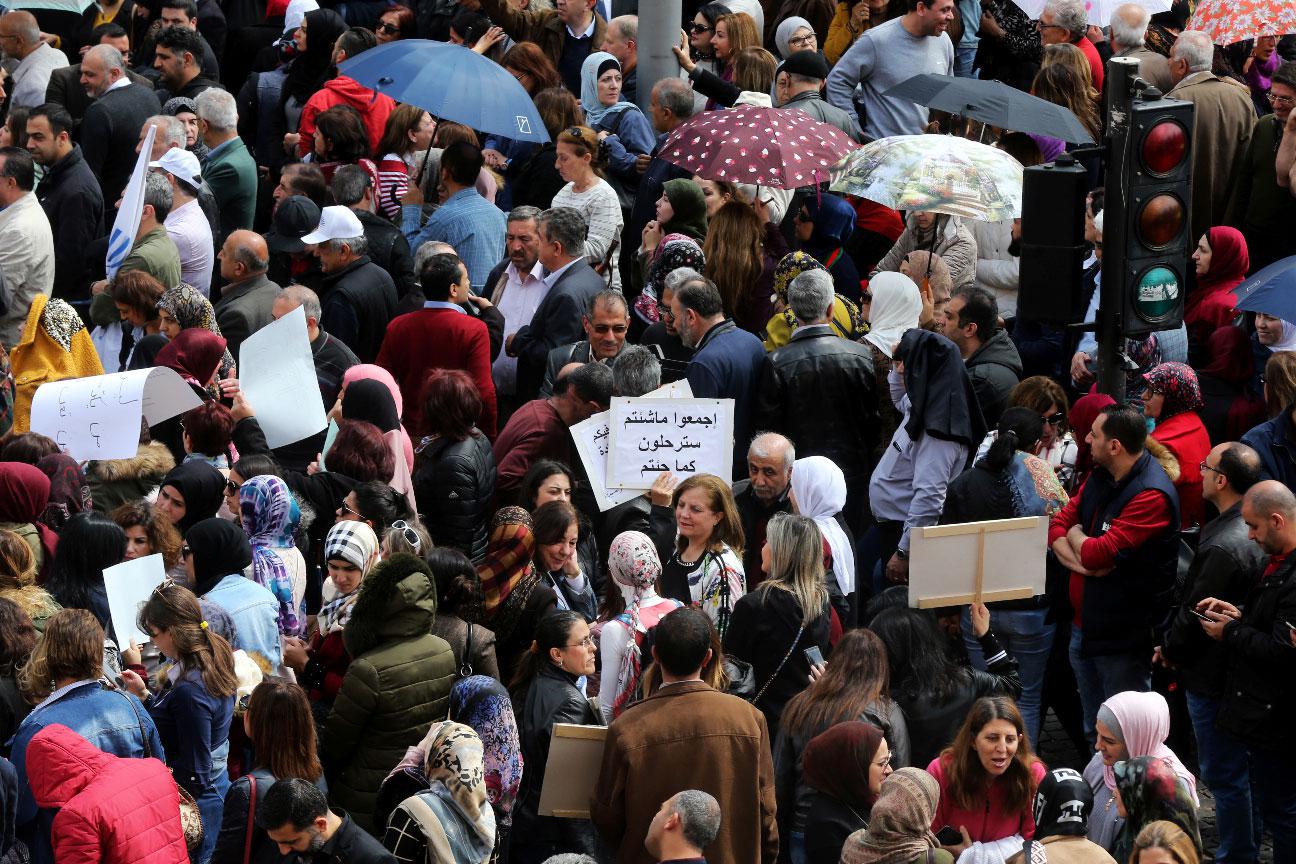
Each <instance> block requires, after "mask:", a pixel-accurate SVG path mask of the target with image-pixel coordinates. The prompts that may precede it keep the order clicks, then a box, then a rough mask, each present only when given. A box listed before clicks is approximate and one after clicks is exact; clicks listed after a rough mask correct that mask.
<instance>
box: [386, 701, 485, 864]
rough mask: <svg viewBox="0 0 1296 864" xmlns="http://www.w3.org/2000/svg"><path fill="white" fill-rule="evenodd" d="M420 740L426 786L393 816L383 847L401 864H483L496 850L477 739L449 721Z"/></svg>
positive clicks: (470, 732)
mask: <svg viewBox="0 0 1296 864" xmlns="http://www.w3.org/2000/svg"><path fill="white" fill-rule="evenodd" d="M424 740H425V741H427V742H428V745H427V761H426V762H425V763H424V766H423V769H424V775H425V776H426V777H427V781H428V787H427V789H426V790H424V791H422V792H418V793H416V794H415V795H412V796H410V797H409V798H406V799H405V800H404V801H403V802H401V804H400V805H399V806H398V807H397V808H396V809H395V811H393V812H392V814H391V816H390V817H389V818H388V822H387V831H386V833H385V834H384V835H383V845H384V846H386V847H387V849H388V851H390V852H391V853H392V854H393V855H395V856H396V857H397V860H401V861H422V860H425V859H426V860H429V861H438V862H443V864H487V862H488V861H490V860H491V854H492V851H493V850H494V848H495V811H494V810H493V809H492V808H491V807H490V802H489V801H488V799H487V794H486V776H485V771H484V765H485V753H484V747H483V744H482V740H481V738H479V737H478V736H477V733H476V732H475V731H473V730H472V729H471V728H470V727H468V726H465V725H463V724H461V723H454V722H452V721H448V720H447V721H444V722H441V723H436V724H433V726H432V728H431V729H430V730H428V734H427V736H426V738H425V739H424Z"/></svg>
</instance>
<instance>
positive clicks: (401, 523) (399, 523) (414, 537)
mask: <svg viewBox="0 0 1296 864" xmlns="http://www.w3.org/2000/svg"><path fill="white" fill-rule="evenodd" d="M356 515H357V516H358V515H360V514H358V513H357V514H356ZM391 527H393V528H395V529H396V530H397V531H399V532H401V536H402V537H404V538H405V542H406V543H408V544H409V545H411V546H413V547H414V551H415V552H419V551H421V550H422V548H423V541H422V539H420V538H419V535H418V532H417V531H415V530H414V529H413V528H411V527H410V524H409V523H408V522H406V521H405V520H404V519H397V520H396V521H395V522H393V523H392V525H391Z"/></svg>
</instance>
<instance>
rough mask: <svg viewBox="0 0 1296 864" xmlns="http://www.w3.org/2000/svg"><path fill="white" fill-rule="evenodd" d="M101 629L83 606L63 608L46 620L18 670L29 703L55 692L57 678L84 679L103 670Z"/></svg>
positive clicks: (19, 679)
mask: <svg viewBox="0 0 1296 864" xmlns="http://www.w3.org/2000/svg"><path fill="white" fill-rule="evenodd" d="M103 649H104V631H103V627H101V626H99V620H98V619H97V618H95V616H94V615H93V614H91V613H90V612H89V611H88V610H86V609H63V610H60V611H59V612H56V613H55V614H53V615H51V616H50V618H49V620H48V621H47V622H45V632H44V633H42V634H41V637H40V639H39V640H38V641H37V642H36V649H35V650H34V651H32V654H31V657H30V658H29V659H28V660H27V663H26V664H24V665H23V668H22V670H21V671H20V672H19V673H18V687H19V688H20V689H21V690H22V692H23V695H24V696H26V697H27V700H28V701H29V702H31V703H32V704H35V703H37V702H39V701H40V700H42V699H44V698H45V697H46V696H48V695H49V694H50V693H52V692H54V689H55V686H56V684H57V682H58V681H59V680H60V679H64V678H71V679H73V680H76V681H84V680H89V679H94V678H98V677H99V676H100V675H102V674H103Z"/></svg>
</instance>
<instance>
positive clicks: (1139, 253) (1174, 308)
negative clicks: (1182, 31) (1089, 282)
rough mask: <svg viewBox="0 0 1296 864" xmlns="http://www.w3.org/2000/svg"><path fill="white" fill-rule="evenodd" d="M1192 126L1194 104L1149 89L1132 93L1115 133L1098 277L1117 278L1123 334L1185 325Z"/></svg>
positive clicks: (1189, 243)
mask: <svg viewBox="0 0 1296 864" xmlns="http://www.w3.org/2000/svg"><path fill="white" fill-rule="evenodd" d="M1192 128H1193V104H1192V103H1191V102H1183V101H1180V100H1178V99H1163V98H1161V96H1160V93H1159V92H1158V91H1156V90H1155V89H1154V88H1153V89H1151V90H1150V91H1144V92H1143V93H1142V94H1139V95H1138V96H1136V97H1135V99H1134V102H1133V105H1132V109H1131V111H1130V117H1129V123H1128V125H1125V126H1123V127H1122V128H1121V129H1120V132H1119V133H1118V134H1116V135H1114V136H1113V141H1112V155H1113V160H1112V166H1111V167H1112V170H1111V172H1110V173H1109V174H1108V175H1107V176H1108V192H1107V216H1106V219H1105V220H1104V221H1105V224H1104V226H1103V227H1104V229H1105V231H1104V235H1105V236H1104V244H1103V247H1104V251H1105V252H1106V255H1105V256H1104V261H1103V280H1104V281H1106V280H1107V279H1112V278H1115V279H1119V280H1120V287H1121V298H1122V300H1121V323H1122V325H1123V330H1124V333H1125V335H1126V336H1135V335H1142V334H1145V333H1151V332H1153V331H1155V330H1173V329H1176V328H1178V327H1179V325H1180V324H1182V323H1183V313H1184V295H1185V293H1186V292H1187V290H1188V278H1189V272H1190V271H1189V269H1188V267H1189V255H1191V254H1192V249H1193V247H1194V246H1195V245H1196V244H1195V243H1194V242H1193V241H1194V240H1195V238H1193V237H1190V236H1189V234H1190V231H1191V224H1192V221H1191V218H1190V212H1189V205H1190V202H1191V200H1192V199H1191V192H1190V188H1189V184H1190V179H1191V176H1192ZM1114 183H1118V184H1119V187H1120V188H1119V194H1118V195H1117V196H1115V197H1114V196H1113V195H1112V191H1111V187H1112V185H1114ZM1113 205H1114V206H1113ZM1113 217H1115V218H1113Z"/></svg>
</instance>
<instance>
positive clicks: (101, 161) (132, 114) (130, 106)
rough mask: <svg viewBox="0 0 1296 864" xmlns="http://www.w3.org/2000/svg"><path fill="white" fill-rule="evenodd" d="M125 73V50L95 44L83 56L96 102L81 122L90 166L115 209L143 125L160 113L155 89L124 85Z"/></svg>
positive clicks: (88, 89)
mask: <svg viewBox="0 0 1296 864" xmlns="http://www.w3.org/2000/svg"><path fill="white" fill-rule="evenodd" d="M125 75H126V64H125V62H124V61H123V60H122V55H121V52H120V51H118V50H117V49H116V48H114V47H112V46H111V45H96V46H94V47H93V48H91V49H90V50H89V51H87V52H86V53H85V56H84V57H82V58H81V85H82V86H83V87H85V89H86V94H87V95H89V96H91V97H93V98H94V100H95V101H94V102H93V103H91V105H90V107H89V108H87V109H86V112H85V117H84V118H82V120H81V146H82V152H83V154H84V156H85V160H86V164H87V165H89V166H90V170H91V171H93V172H94V173H95V176H97V177H98V178H99V188H100V189H101V190H102V191H103V200H104V207H105V208H106V210H107V212H109V213H112V212H114V211H115V210H116V209H117V199H118V198H120V197H121V194H122V190H123V189H125V188H126V181H127V180H128V179H130V174H131V171H132V170H134V168H135V156H136V154H135V146H136V145H137V144H138V143H139V135H140V129H142V128H143V127H144V123H145V122H146V121H147V120H148V118H150V117H152V116H153V115H154V114H156V113H157V112H158V108H159V105H160V103H159V102H158V100H157V96H156V95H155V94H154V92H153V91H152V90H150V89H148V88H147V87H145V86H143V85H141V84H124V85H123V84H120V82H121V80H122V78H124V77H125Z"/></svg>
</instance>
